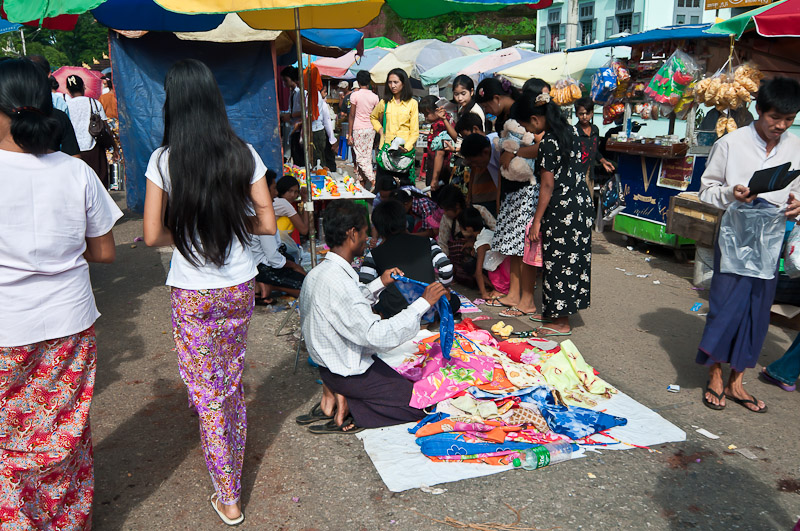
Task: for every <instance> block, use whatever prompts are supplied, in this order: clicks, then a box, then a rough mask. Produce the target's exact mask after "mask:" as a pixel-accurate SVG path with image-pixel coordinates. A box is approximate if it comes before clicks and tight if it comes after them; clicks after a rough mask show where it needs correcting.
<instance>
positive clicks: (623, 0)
mask: <svg viewBox="0 0 800 531" xmlns="http://www.w3.org/2000/svg"><path fill="white" fill-rule="evenodd" d="M679 1H680V0H679ZM631 11H633V0H617V13H629V12H631Z"/></svg>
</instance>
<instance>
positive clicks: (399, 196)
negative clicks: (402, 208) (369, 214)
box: [378, 190, 414, 206]
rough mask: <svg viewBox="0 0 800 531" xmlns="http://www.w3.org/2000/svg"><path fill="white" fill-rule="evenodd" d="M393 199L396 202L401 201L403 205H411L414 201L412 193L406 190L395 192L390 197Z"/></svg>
mask: <svg viewBox="0 0 800 531" xmlns="http://www.w3.org/2000/svg"><path fill="white" fill-rule="evenodd" d="M389 197H391V198H392V199H394V200H396V201H400V203H402V204H404V205H405V204H406V203H410V202H411V201H413V200H414V198H413V197H412V196H411V194H410V193H408V191H406V190H393V191H392V193H391V194H390V195H389ZM378 206H380V205H378Z"/></svg>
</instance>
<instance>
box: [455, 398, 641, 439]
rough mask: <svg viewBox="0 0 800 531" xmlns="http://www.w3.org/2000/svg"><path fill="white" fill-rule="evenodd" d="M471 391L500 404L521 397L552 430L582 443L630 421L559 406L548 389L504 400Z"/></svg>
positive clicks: (596, 412) (587, 410)
mask: <svg viewBox="0 0 800 531" xmlns="http://www.w3.org/2000/svg"><path fill="white" fill-rule="evenodd" d="M467 391H469V392H470V393H471V394H472V396H474V397H475V398H491V399H493V400H496V399H498V398H505V397H506V396H518V397H520V399H521V400H522V401H523V402H530V403H532V404H536V406H537V407H538V408H539V411H540V412H541V414H542V417H544V420H545V421H547V425H548V426H549V427H550V429H551V430H553V431H554V432H555V433H558V434H559V435H566V436H567V437H569V438H570V439H573V440H575V439H582V438H584V437H588V436H589V435H592V434H594V433H597V432H600V431H603V430H607V429H610V428H613V427H615V426H624V425H626V424H627V423H628V419H624V418H622V417H615V416H613V415H609V414H607V413H602V412H600V411H594V410H593V409H587V408H585V407H577V406H573V407H568V406H562V405H560V404H557V403H556V400H555V398H554V397H553V394H552V393H551V392H550V390H549V389H548V388H547V387H545V386H538V387H529V388H527V389H519V390H517V391H515V392H513V393H509V394H507V395H502V396H501V395H496V394H492V393H487V392H485V391H481V390H480V389H478V388H477V387H470V388H469V389H467Z"/></svg>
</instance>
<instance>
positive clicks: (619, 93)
mask: <svg viewBox="0 0 800 531" xmlns="http://www.w3.org/2000/svg"><path fill="white" fill-rule="evenodd" d="M611 68H613V69H614V73H615V74H616V75H617V88H616V89H615V90H614V96H615V97H617V98H623V97H625V93H626V92H627V91H628V87H629V86H630V84H631V74H630V72H628V68H627V67H626V66H625V65H624V64H623V63H622V62H621V61H618V60H614V61H611Z"/></svg>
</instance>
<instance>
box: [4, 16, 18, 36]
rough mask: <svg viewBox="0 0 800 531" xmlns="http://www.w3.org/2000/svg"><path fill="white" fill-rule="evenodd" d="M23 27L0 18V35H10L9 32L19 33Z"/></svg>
mask: <svg viewBox="0 0 800 531" xmlns="http://www.w3.org/2000/svg"><path fill="white" fill-rule="evenodd" d="M21 27H22V24H15V23H14V22H9V21H7V20H5V19H2V18H0V33H8V32H9V31H17V30H18V29H20V28H21Z"/></svg>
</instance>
